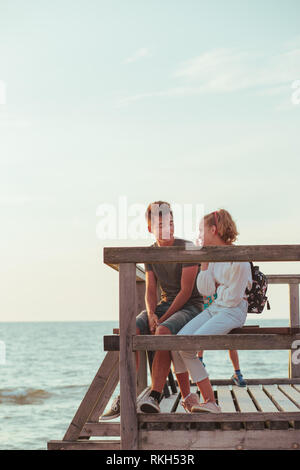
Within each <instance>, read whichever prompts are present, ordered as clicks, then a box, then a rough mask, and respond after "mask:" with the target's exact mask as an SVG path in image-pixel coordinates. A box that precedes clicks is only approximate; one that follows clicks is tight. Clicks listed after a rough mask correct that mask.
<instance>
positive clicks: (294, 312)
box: [289, 284, 300, 378]
mask: <svg viewBox="0 0 300 470" xmlns="http://www.w3.org/2000/svg"><path fill="white" fill-rule="evenodd" d="M289 287H290V292H289V293H290V326H291V328H293V327H294V328H297V327H299V326H300V321H299V284H289ZM293 352H295V350H294V351H293V350H291V351H290V357H289V377H290V378H297V377H300V364H295V363H294V362H293V360H292V356H293Z"/></svg>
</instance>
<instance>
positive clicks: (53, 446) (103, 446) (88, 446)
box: [48, 440, 120, 450]
mask: <svg viewBox="0 0 300 470" xmlns="http://www.w3.org/2000/svg"><path fill="white" fill-rule="evenodd" d="M48 450H120V441H118V440H113V441H109V440H103V441H98V440H89V441H74V442H68V441H49V442H48Z"/></svg>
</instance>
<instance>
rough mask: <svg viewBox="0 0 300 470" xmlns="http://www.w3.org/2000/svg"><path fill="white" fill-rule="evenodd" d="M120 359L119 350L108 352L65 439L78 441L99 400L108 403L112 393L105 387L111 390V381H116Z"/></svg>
mask: <svg viewBox="0 0 300 470" xmlns="http://www.w3.org/2000/svg"><path fill="white" fill-rule="evenodd" d="M118 360H119V354H118V353H117V352H109V353H107V354H106V356H105V358H104V361H103V362H102V364H101V366H100V368H99V370H98V372H97V374H96V375H95V377H94V379H93V381H92V383H91V385H90V387H89V388H88V391H87V392H86V394H85V396H84V398H83V400H82V402H81V403H80V406H79V408H78V410H77V412H76V414H75V416H74V418H73V420H72V422H71V424H70V426H69V427H68V429H67V431H66V433H65V436H64V438H63V440H64V441H76V439H78V437H79V435H80V433H81V431H82V429H83V426H84V424H85V423H86V422H87V420H88V418H89V417H90V416H91V414H92V413H93V411H94V409H95V406H97V404H98V402H99V400H101V399H102V398H103V400H105V401H104V404H105V403H107V401H108V400H109V396H110V395H108V396H107V394H106V393H105V389H106V387H107V386H108V387H109V389H110V391H111V382H115V380H116V378H115V367H116V366H117V363H118Z"/></svg>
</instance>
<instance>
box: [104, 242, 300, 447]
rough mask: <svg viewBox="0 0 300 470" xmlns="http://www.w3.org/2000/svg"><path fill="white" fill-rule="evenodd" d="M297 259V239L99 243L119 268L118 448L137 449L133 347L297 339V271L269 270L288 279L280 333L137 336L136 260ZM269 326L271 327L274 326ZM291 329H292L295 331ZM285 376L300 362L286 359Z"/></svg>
mask: <svg viewBox="0 0 300 470" xmlns="http://www.w3.org/2000/svg"><path fill="white" fill-rule="evenodd" d="M203 261H208V262H222V261H223V262H224V261H253V262H262V261H270V262H272V261H273V262H274V261H275V262H278V261H300V245H250V246H225V247H224V246H222V247H203V248H202V249H196V248H192V249H184V248H182V247H160V248H154V247H128V248H124V247H122V248H115V247H114V248H104V262H105V263H106V264H107V265H109V266H111V267H113V268H114V269H117V270H118V271H119V326H120V338H119V349H120V362H119V365H120V395H121V445H122V449H137V446H138V428H137V416H136V391H137V389H136V387H137V378H136V366H135V356H134V351H136V350H147V349H151V350H152V351H155V350H162V349H165V350H166V349H167V350H184V349H185V350H189V349H192V350H201V349H244V350H245V349H246V350H251V349H262V350H266V349H288V350H290V351H291V347H292V345H293V344H295V343H294V342H297V343H296V344H297V345H298V344H299V342H300V334H299V333H298V332H297V331H299V330H298V329H299V326H300V324H299V282H300V275H274V274H273V275H268V276H267V277H268V281H269V283H270V284H289V294H290V328H291V330H289V331H288V332H286V333H285V334H278V333H274V332H273V333H269V334H268V333H265V332H264V333H256V334H253V333H250V334H248V333H246V334H243V335H240V334H230V335H215V336H214V335H210V336H180V337H179V336H171V335H170V336H166V335H164V336H163V337H159V336H147V335H144V336H136V335H135V331H136V326H135V317H136V313H137V311H139V309H140V310H141V309H142V308H143V305H144V293H145V288H144V280H145V277H144V272H143V269H142V268H141V267H139V266H136V264H137V263H174V262H180V263H189V262H199V263H201V262H203ZM273 331H274V330H273ZM295 331H296V333H295ZM108 347H109V346H108ZM289 367H290V368H289V374H290V377H300V366H299V364H295V363H293V362H292V361H291V354H290V366H289Z"/></svg>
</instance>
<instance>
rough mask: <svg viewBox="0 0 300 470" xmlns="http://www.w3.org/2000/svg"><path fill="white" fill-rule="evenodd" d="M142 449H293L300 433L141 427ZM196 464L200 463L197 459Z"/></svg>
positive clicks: (299, 440)
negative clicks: (160, 429)
mask: <svg viewBox="0 0 300 470" xmlns="http://www.w3.org/2000/svg"><path fill="white" fill-rule="evenodd" d="M139 448H140V449H143V450H165V449H172V450H255V449H257V450H291V449H299V448H300V432H299V431H296V430H293V429H289V430H288V431H286V430H270V429H264V430H252V431H250V430H246V429H240V430H238V431H222V430H218V429H216V430H214V431H198V430H197V429H194V430H190V431H189V432H188V433H187V432H186V431H183V430H179V431H168V432H167V433H166V432H165V431H147V430H140V433H139ZM195 463H197V462H195Z"/></svg>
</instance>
